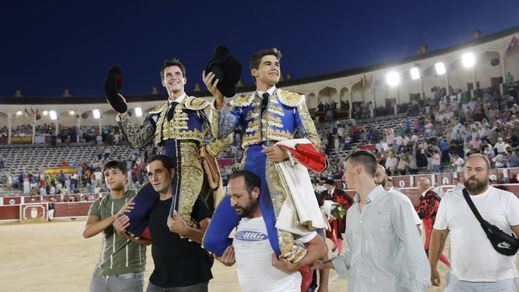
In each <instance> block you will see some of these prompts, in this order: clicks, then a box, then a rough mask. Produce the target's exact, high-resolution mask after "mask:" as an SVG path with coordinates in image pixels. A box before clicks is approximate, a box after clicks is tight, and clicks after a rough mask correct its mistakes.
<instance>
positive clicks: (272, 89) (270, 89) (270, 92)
mask: <svg viewBox="0 0 519 292" xmlns="http://www.w3.org/2000/svg"><path fill="white" fill-rule="evenodd" d="M275 90H276V86H272V87H271V88H269V89H267V91H266V92H267V93H268V94H269V96H271V95H272V94H274V91H275ZM257 92H258V95H259V96H260V97H263V93H265V91H259V90H258V91H257Z"/></svg>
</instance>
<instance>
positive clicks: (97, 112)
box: [92, 109, 101, 120]
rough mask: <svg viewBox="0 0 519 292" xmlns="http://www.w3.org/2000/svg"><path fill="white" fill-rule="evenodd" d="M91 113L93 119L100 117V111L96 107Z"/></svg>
mask: <svg viewBox="0 0 519 292" xmlns="http://www.w3.org/2000/svg"><path fill="white" fill-rule="evenodd" d="M92 113H93V114H94V119H96V120H98V119H99V118H100V117H101V112H99V110H98V109H95V110H93V111H92Z"/></svg>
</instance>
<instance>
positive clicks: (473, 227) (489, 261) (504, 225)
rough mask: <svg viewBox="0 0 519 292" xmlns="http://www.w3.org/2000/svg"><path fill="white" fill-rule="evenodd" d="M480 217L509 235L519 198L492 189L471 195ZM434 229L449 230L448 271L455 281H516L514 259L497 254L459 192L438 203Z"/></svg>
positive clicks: (516, 218) (518, 215)
mask: <svg viewBox="0 0 519 292" xmlns="http://www.w3.org/2000/svg"><path fill="white" fill-rule="evenodd" d="M471 199H472V201H473V202H474V205H475V206H476V208H477V209H478V211H479V213H480V214H481V217H483V219H485V220H486V221H488V222H490V223H491V224H494V225H496V226H498V227H499V228H501V230H503V231H504V232H506V233H512V228H511V226H516V225H519V199H517V197H516V196H515V195H514V194H512V193H510V192H507V191H503V190H500V189H496V188H494V187H492V186H489V187H488V190H487V191H486V192H484V193H483V194H480V195H477V196H471ZM434 229H437V230H445V229H448V230H449V231H450V233H449V234H450V240H451V259H452V261H451V268H452V272H453V273H454V275H455V276H456V278H458V279H460V280H462V281H470V282H496V281H500V280H506V279H512V278H517V277H518V276H519V274H518V273H517V267H516V264H515V260H516V259H515V256H505V255H502V254H500V253H498V252H497V251H496V250H495V249H494V247H493V246H492V244H491V243H490V241H489V240H488V238H487V236H486V234H485V232H484V231H483V229H482V228H481V225H480V224H479V221H478V220H477V219H476V217H475V216H474V214H473V213H472V210H471V209H470V207H469V205H468V204H467V202H466V201H465V198H463V193H462V191H453V192H449V193H448V194H447V195H446V196H445V197H444V198H443V199H442V200H441V202H440V207H439V209H438V214H437V216H436V221H435V223H434Z"/></svg>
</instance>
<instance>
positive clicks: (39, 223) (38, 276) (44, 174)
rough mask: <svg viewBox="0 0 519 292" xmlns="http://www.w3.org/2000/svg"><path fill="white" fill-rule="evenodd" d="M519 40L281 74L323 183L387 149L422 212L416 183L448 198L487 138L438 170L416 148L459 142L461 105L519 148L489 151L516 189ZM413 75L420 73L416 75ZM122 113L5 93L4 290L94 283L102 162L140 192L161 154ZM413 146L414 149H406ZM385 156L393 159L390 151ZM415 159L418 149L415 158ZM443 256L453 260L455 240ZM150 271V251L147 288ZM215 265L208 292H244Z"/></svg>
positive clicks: (0, 229)
mask: <svg viewBox="0 0 519 292" xmlns="http://www.w3.org/2000/svg"><path fill="white" fill-rule="evenodd" d="M518 39H519V27H513V28H510V29H507V30H504V31H501V32H498V33H495V34H491V35H485V36H479V35H478V36H477V37H475V38H474V39H473V40H471V41H469V42H466V43H464V44H460V45H453V46H451V47H448V48H444V49H441V50H438V51H431V52H428V51H427V49H426V48H421V49H420V50H419V52H418V54H417V55H416V56H409V57H407V58H404V59H401V60H398V61H397V62H393V63H392V64H389V65H388V64H378V65H372V66H367V67H362V68H356V69H352V70H345V71H342V72H336V73H330V74H325V75H320V76H314V77H311V78H302V79H285V80H284V81H282V82H281V83H280V84H279V87H280V88H286V89H288V90H291V91H295V92H299V93H302V94H304V95H305V96H306V102H307V106H308V108H309V111H310V114H311V115H312V117H313V119H314V121H315V124H316V126H317V128H318V132H319V134H320V136H321V139H322V140H323V145H322V149H320V150H322V151H323V152H326V153H327V154H328V157H329V161H330V167H329V168H328V169H327V170H326V171H325V172H324V173H323V174H321V176H320V177H319V176H317V177H316V179H318V180H319V179H325V178H331V179H333V180H334V183H335V187H336V188H343V187H344V185H343V183H342V181H341V177H342V173H343V169H342V166H341V163H342V161H343V160H344V158H345V157H346V156H347V155H348V154H349V153H350V152H351V151H352V150H354V149H367V150H372V151H375V150H377V153H379V154H380V156H379V157H378V158H380V159H384V160H385V161H389V160H391V161H392V163H394V165H393V164H387V163H386V167H387V168H390V169H391V172H392V174H391V177H392V179H393V184H394V186H395V187H396V188H397V189H399V190H400V191H401V192H402V193H404V194H406V195H407V196H409V198H410V199H411V201H412V202H413V204H414V206H415V207H417V206H418V203H419V199H418V198H419V196H420V194H419V192H418V190H417V182H418V180H419V179H420V178H427V179H429V180H430V181H431V183H432V186H433V188H434V189H435V190H436V191H437V192H438V193H440V194H442V195H443V194H445V193H447V192H448V191H449V190H450V189H452V188H453V187H455V181H456V180H460V179H462V176H463V173H462V171H461V169H459V168H457V167H458V166H459V165H456V158H458V157H460V156H461V157H463V154H465V152H464V151H465V150H466V149H467V148H470V149H472V148H478V149H479V148H481V149H480V150H481V151H482V152H483V153H487V152H484V151H486V148H484V147H483V146H484V145H485V144H483V142H481V141H478V140H477V139H474V140H475V141H474V142H472V140H470V141H466V143H462V144H461V147H460V145H459V144H457V145H455V146H456V147H455V146H452V147H451V149H450V150H448V152H446V153H445V155H447V153H448V156H447V157H446V158H445V160H444V159H442V160H441V164H440V165H439V167H440V168H439V170H440V171H434V170H433V168H432V167H431V165H429V164H430V163H429V162H428V160H427V157H426V156H424V157H420V156H419V154H415V153H419V151H417V149H418V150H419V149H422V148H420V147H424V148H423V150H424V153H425V152H427V149H429V148H430V147H431V146H434V145H437V144H439V143H440V140H441V139H447V140H449V141H451V140H457V136H456V135H458V134H457V133H458V132H457V131H458V130H459V131H463V130H460V128H459V127H460V126H458V124H461V120H462V119H461V117H459V116H456V114H457V113H458V111H457V109H458V107H459V108H460V112H463V118H466V116H469V115H472V118H473V119H475V120H477V119H478V118H479V121H478V122H477V123H470V124H469V123H467V124H464V125H462V126H463V129H465V128H466V129H468V131H469V132H470V131H473V132H478V133H483V134H484V135H485V136H484V137H485V140H486V141H488V143H491V144H492V145H497V144H498V143H506V145H507V146H509V148H508V147H507V148H506V154H499V153H498V155H495V153H494V154H489V155H491V157H490V158H491V161H492V167H493V170H492V171H493V176H492V184H494V185H495V186H497V187H499V188H502V189H506V190H509V191H511V192H513V193H514V194H516V195H518V194H519V165H514V162H519V159H516V158H517V156H516V149H517V148H518V147H519V136H518V134H519V119H518V115H519V107H518V104H519V102H518V101H519V98H518V92H519V82H518V81H515V79H514V76H515V78H517V77H519V48H518V47H517V46H515V45H514V46H511V45H512V44H517V43H519V40H518ZM467 53H470V54H472V55H470V56H472V57H476V59H477V60H478V61H477V62H478V63H477V66H475V67H467V66H465V65H466V64H465V60H466V56H467V55H466V54H467ZM438 64H443V65H438ZM438 68H443V71H444V70H445V68H448V70H450V71H449V74H446V75H445V74H441V71H442V70H439V69H438ZM416 70H418V71H416ZM467 70H468V71H467ZM413 72H415V73H416V72H420V73H419V74H418V75H417V76H416V74H415V73H413ZM443 73H445V72H443ZM395 74H397V75H395ZM395 76H398V78H395ZM415 77H416V78H415ZM396 80H398V82H397V81H396ZM238 91H239V93H238V94H239V95H245V94H250V93H251V92H252V91H253V88H252V87H250V86H249V87H247V86H243V87H240V88H239V89H238ZM190 94H192V95H195V96H200V97H204V98H210V97H209V95H208V92H204V91H200V90H196V91H194V92H191V93H190ZM165 99H166V96H164V95H162V94H160V93H159V92H158V91H157V90H156V89H154V90H153V92H152V93H151V94H149V95H146V96H129V97H128V98H127V101H128V107H129V112H130V113H132V117H131V119H132V120H133V121H134V122H135V123H142V121H143V119H144V117H145V115H146V114H147V113H148V112H149V111H151V110H152V109H153V108H154V107H155V106H156V105H157V104H160V103H161V102H163V101H164V100H165ZM49 100H50V101H52V102H49ZM462 100H463V102H464V103H463V102H462ZM453 108H456V110H453ZM477 111H482V112H483V114H482V116H483V115H484V116H485V117H487V118H488V117H490V116H492V117H493V121H492V122H493V123H494V124H493V125H491V124H489V123H490V121H486V123H485V121H483V119H482V118H481V117H479V116H478V117H476V112H477ZM115 116H116V112H115V111H114V110H112V109H111V108H110V107H109V105H108V104H107V103H106V102H105V98H104V97H99V96H97V97H88V98H83V97H72V96H68V94H65V95H64V96H61V97H50V98H48V99H38V98H32V97H22V96H14V97H6V98H2V103H1V105H0V196H1V197H0V291H9V292H10V291H25V290H35V291H86V290H87V289H88V285H89V282H90V279H91V276H92V272H93V270H94V267H95V264H96V262H97V260H98V258H99V254H100V247H101V244H100V243H101V239H100V236H99V235H98V236H96V237H94V238H90V239H84V238H83V237H82V232H83V228H84V224H85V221H84V220H85V218H86V216H87V212H88V209H89V207H90V205H91V204H92V202H93V200H95V199H96V198H97V197H98V196H99V194H102V193H103V192H105V191H106V188H105V187H104V182H103V179H102V177H99V174H97V172H98V168H99V167H100V166H101V165H102V164H103V162H106V161H107V160H109V159H120V160H125V161H127V163H128V165H129V166H131V169H132V171H131V172H132V174H131V176H132V180H131V182H130V184H129V187H130V188H133V189H139V188H140V187H141V186H142V184H143V183H145V180H146V178H145V175H144V171H143V169H144V161H145V158H146V157H149V155H150V154H151V153H153V151H154V149H153V147H151V146H150V147H148V148H144V149H140V151H139V150H135V149H132V148H130V147H129V145H128V143H127V142H126V141H125V137H124V135H122V133H121V132H120V130H119V129H118V127H117V124H116V122H115ZM433 116H434V117H435V118H434V119H433V118H432V117H433ZM489 119H490V118H489ZM458 122H459V123H458ZM456 127H458V128H456ZM455 128H456V131H454V130H453V129H455ZM375 131H376V132H377V133H378V136H377V139H375V138H374V136H375ZM495 133H499V134H495ZM460 135H461V134H460ZM414 136H416V138H415V137H414ZM237 137H238V139H237V140H236V141H235V144H234V145H233V146H232V147H230V148H229V149H227V150H226V151H225V152H224V153H222V154H220V155H219V156H218V162H219V166H220V170H221V173H222V177H223V178H224V181H225V179H226V177H227V176H228V175H229V174H230V173H231V172H232V170H233V167H235V166H236V165H237V163H238V162H239V160H240V156H241V154H242V153H241V150H240V149H239V141H240V136H239V135H237ZM406 139H407V142H404V141H406ZM499 139H501V140H502V141H501V140H499ZM410 141H411V142H410ZM406 143H410V144H406ZM413 143H414V144H413ZM485 143H487V142H485ZM411 144H413V145H415V147H416V148H413V146H410V148H409V147H407V146H409V145H411ZM402 145H403V147H401V146H402ZM424 145H425V146H424ZM453 145H454V144H453ZM492 145H491V147H490V148H491V150H492V151H493V149H494V148H493V146H492ZM499 145H501V144H499ZM463 146H465V148H464V147H463ZM428 147H429V148H428ZM496 147H497V146H496ZM455 149H458V150H459V149H461V152H462V155H458V154H459V152H456V153H455ZM381 150H382V151H381ZM451 150H452V151H451ZM413 151H414V152H413ZM449 151H450V152H449ZM456 151H457V150H456ZM383 153H391V154H390V155H386V156H384V154H383ZM489 153H490V152H489ZM451 154H452V155H451ZM410 155H412V156H415V157H414V159H415V162H414V165H412V164H411V163H412V162H411V161H412V160H413V158H411V159H409V157H410ZM454 155H457V156H454ZM499 155H501V157H500V156H499ZM455 157H456V158H455ZM513 157H515V158H513ZM393 158H394V159H395V161H393ZM422 158H423V159H422ZM514 159H515V160H514ZM421 162H422V163H423V164H420V163H421ZM346 192H347V193H348V194H349V195H350V196H352V197H353V196H354V192H353V191H351V190H348V189H346ZM51 202H53V204H54V207H55V211H54V218H53V221H50V222H49V221H48V219H49V218H48V212H49V203H51ZM327 244H328V246H329V256H333V255H334V253H333V252H332V245H333V244H332V242H331V241H330V240H327ZM445 253H446V254H447V256H448V254H449V245H448V244H447V247H446V250H445ZM336 254H337V253H336V252H335V255H336ZM438 267H439V272H440V275H441V279H442V285H441V286H440V287H434V288H430V289H428V290H427V291H443V290H444V288H445V278H444V275H445V273H446V272H447V268H446V267H445V266H444V265H443V264H441V263H439V265H438ZM152 270H153V260H152V258H151V254H150V248H149V247H148V252H147V267H146V273H145V279H146V281H145V282H146V283H147V278H148V277H149V275H150V273H151V271H152ZM212 271H213V280H211V281H210V284H209V290H210V291H216V292H220V291H222V292H224V291H225V292H227V291H240V288H239V284H238V280H237V276H236V268H235V267H225V266H223V265H222V264H221V263H219V262H217V261H215V263H214V265H213V269H212ZM346 285H347V278H346V279H344V278H339V277H338V276H337V274H336V273H335V272H334V271H332V272H331V275H330V282H329V287H330V289H329V290H330V291H346Z"/></svg>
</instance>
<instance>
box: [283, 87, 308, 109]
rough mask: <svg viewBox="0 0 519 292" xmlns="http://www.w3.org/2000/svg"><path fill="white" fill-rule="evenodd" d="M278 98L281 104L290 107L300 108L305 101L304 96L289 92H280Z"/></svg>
mask: <svg viewBox="0 0 519 292" xmlns="http://www.w3.org/2000/svg"><path fill="white" fill-rule="evenodd" d="M278 98H279V102H281V103H282V104H284V105H286V106H290V107H296V106H299V105H300V104H301V101H302V100H303V96H302V95H300V94H299V93H296V92H291V91H287V90H278Z"/></svg>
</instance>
